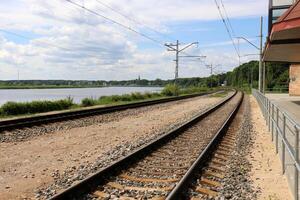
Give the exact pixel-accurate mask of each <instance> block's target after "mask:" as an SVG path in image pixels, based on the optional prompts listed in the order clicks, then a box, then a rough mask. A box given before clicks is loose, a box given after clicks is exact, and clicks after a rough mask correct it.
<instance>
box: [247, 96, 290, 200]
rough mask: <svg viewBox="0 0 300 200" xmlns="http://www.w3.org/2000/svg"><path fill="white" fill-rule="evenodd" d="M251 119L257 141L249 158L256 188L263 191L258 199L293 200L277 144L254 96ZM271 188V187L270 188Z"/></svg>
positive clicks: (251, 101)
mask: <svg viewBox="0 0 300 200" xmlns="http://www.w3.org/2000/svg"><path fill="white" fill-rule="evenodd" d="M250 103H251V119H252V123H253V132H254V135H255V140H254V144H253V147H254V148H253V149H252V150H251V154H250V155H249V156H248V158H249V161H250V163H251V165H252V166H254V167H253V169H252V171H251V174H250V175H251V180H252V181H253V185H254V186H255V187H259V188H260V189H261V192H260V194H259V195H258V199H261V200H263V199H275V200H276V199H285V200H289V199H290V200H291V199H293V198H292V194H291V190H290V189H289V187H288V182H287V179H286V176H285V175H282V171H281V161H280V158H279V156H278V155H276V150H275V144H274V143H272V141H271V133H269V132H268V128H267V126H266V123H265V121H264V119H263V116H262V113H261V110H260V108H259V106H258V103H257V101H256V100H255V98H254V97H253V96H252V97H251V99H250ZM270 186H271V187H270Z"/></svg>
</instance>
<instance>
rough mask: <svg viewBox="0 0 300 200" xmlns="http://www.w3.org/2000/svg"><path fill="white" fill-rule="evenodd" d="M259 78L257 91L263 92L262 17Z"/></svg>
mask: <svg viewBox="0 0 300 200" xmlns="http://www.w3.org/2000/svg"><path fill="white" fill-rule="evenodd" d="M259 37H260V47H259V77H258V90H259V91H260V92H263V17H260V35H259Z"/></svg>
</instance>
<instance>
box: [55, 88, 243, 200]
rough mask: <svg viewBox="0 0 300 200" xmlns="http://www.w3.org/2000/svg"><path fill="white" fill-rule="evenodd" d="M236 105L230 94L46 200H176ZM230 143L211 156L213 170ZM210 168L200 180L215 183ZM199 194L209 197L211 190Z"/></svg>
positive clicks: (238, 97) (237, 101) (238, 96)
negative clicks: (207, 176) (204, 177)
mask: <svg viewBox="0 0 300 200" xmlns="http://www.w3.org/2000/svg"><path fill="white" fill-rule="evenodd" d="M242 100H243V94H242V93H240V92H236V93H235V94H234V95H232V96H230V97H228V98H226V99H225V100H224V101H222V102H221V103H219V104H218V105H216V106H215V107H214V108H211V109H209V110H207V111H205V112H204V113H201V114H199V115H197V116H195V117H194V118H193V119H192V120H190V121H189V122H187V123H185V124H183V125H182V126H180V127H179V128H176V129H174V130H172V131H170V132H169V133H166V134H165V135H163V136H161V137H160V138H158V139H157V140H155V141H153V142H152V143H151V144H148V145H145V146H143V147H141V148H140V149H138V150H136V151H135V152H133V153H132V154H130V155H128V156H126V157H125V158H122V159H120V160H118V161H116V162H115V163H113V164H112V165H110V166H109V167H107V168H105V169H103V170H101V171H99V172H97V173H96V174H94V175H92V176H90V177H89V178H87V179H85V180H83V181H82V182H80V183H78V184H76V185H74V186H73V187H71V188H69V189H67V190H65V191H63V192H62V193H60V194H58V195H56V196H54V197H52V200H58V199H156V200H158V199H178V197H179V196H182V195H183V194H184V193H185V192H184V191H186V190H187V189H188V187H189V186H190V181H191V178H192V177H193V176H194V175H195V171H197V172H199V168H200V169H203V170H204V169H205V168H203V166H205V165H204V163H206V161H207V160H209V157H210V155H211V154H212V153H213V152H214V151H213V150H214V148H215V147H216V146H218V142H219V141H220V140H221V139H222V137H223V134H224V133H225V132H226V130H227V128H228V126H229V124H230V122H231V121H232V120H233V118H234V116H235V114H236V112H237V111H238V108H239V106H240V105H241V103H242ZM230 139H232V138H230V137H229V139H227V140H226V141H225V142H224V143H222V144H221V146H219V147H218V148H220V149H221V150H220V151H218V152H219V153H216V155H218V157H217V158H215V159H214V160H213V161H212V162H213V163H215V164H216V165H217V164H223V163H224V162H221V160H222V159H223V158H224V159H225V156H229V153H230V152H228V151H227V150H226V152H225V149H224V147H228V149H231V145H232V143H230V142H232V141H231V140H230ZM222 142H223V141H222ZM216 161H218V162H216ZM223 161H224V160H223ZM209 166H211V165H209ZM212 167H213V168H212V169H213V171H211V170H210V171H209V170H207V172H206V173H201V174H208V175H210V176H217V174H219V178H222V177H221V175H220V173H217V172H216V171H215V170H217V169H218V166H212ZM199 178H200V176H199ZM213 181H214V180H209V179H203V178H200V183H204V182H206V183H213ZM215 182H216V181H215ZM210 186H211V185H210ZM199 187H200V186H199ZM199 187H194V188H199ZM203 188H204V186H203ZM205 189H206V191H208V190H211V191H215V190H214V188H211V187H210V188H209V187H208V188H205ZM203 190H204V189H203ZM214 194H216V193H214ZM208 195H210V194H208ZM210 196H212V195H210Z"/></svg>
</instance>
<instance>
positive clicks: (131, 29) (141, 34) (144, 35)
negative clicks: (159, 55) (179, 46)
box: [65, 0, 165, 47]
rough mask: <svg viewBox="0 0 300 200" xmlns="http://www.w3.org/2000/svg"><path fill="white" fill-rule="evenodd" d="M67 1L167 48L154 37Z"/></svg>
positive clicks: (68, 0)
mask: <svg viewBox="0 0 300 200" xmlns="http://www.w3.org/2000/svg"><path fill="white" fill-rule="evenodd" d="M65 1H67V2H69V3H71V4H73V5H74V6H76V7H78V8H81V9H84V10H86V11H88V12H89V13H91V14H94V15H96V16H98V17H101V18H103V19H105V20H107V21H109V22H111V23H113V24H117V25H119V26H121V27H123V28H124V29H127V30H129V31H131V32H134V33H136V34H138V35H140V36H142V37H144V38H146V39H148V40H150V41H152V42H154V43H156V44H159V45H160V46H163V47H164V46H165V45H164V44H163V43H161V42H160V41H159V40H156V39H154V38H152V37H150V36H148V35H146V34H144V33H141V32H139V31H137V30H135V29H133V28H131V27H129V26H126V25H124V24H122V23H121V22H118V21H116V20H114V19H111V18H109V17H106V16H104V15H102V14H100V13H98V12H96V11H93V10H91V9H89V8H86V7H85V6H82V5H80V4H78V3H75V2H73V1H71V0H65Z"/></svg>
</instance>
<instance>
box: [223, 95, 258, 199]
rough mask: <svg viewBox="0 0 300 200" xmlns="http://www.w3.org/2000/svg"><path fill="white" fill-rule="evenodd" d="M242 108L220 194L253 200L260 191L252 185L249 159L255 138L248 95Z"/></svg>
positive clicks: (231, 197) (230, 197)
mask: <svg viewBox="0 0 300 200" xmlns="http://www.w3.org/2000/svg"><path fill="white" fill-rule="evenodd" d="M242 110H243V114H242V115H243V116H242V119H243V120H242V122H241V124H240V129H239V132H238V135H237V141H236V146H235V150H234V152H233V153H232V156H231V159H230V160H229V161H228V163H229V165H228V166H227V168H226V172H225V174H226V175H225V178H224V179H223V183H222V189H221V195H220V196H221V197H222V198H224V199H234V200H240V199H245V200H246V199H248V200H253V199H256V198H257V193H258V192H259V190H258V189H257V188H254V187H253V186H252V181H251V179H250V172H251V169H252V166H251V163H250V162H249V160H248V159H247V156H248V155H249V153H250V149H251V148H252V147H253V140H254V134H253V127H252V123H251V118H250V104H249V97H248V96H245V100H244V103H243V105H242Z"/></svg>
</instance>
